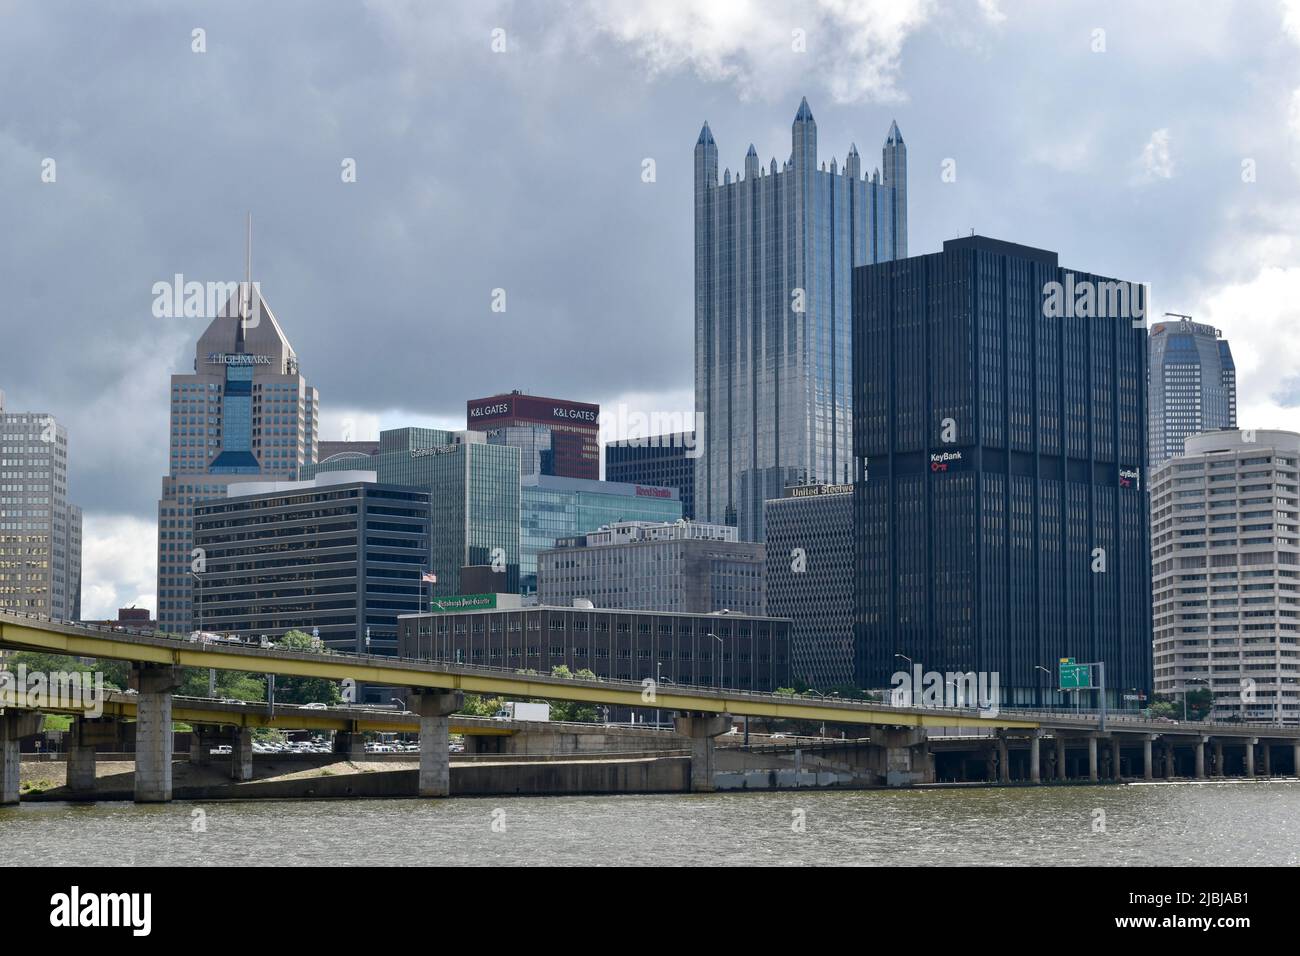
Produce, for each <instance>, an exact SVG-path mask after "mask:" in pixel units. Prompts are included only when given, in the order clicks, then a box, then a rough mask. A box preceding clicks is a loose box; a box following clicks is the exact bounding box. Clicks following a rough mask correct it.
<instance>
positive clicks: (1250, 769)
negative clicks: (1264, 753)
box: [1246, 737, 1256, 777]
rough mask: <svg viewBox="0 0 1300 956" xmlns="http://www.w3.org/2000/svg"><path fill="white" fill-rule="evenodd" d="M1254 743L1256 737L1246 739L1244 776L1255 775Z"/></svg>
mask: <svg viewBox="0 0 1300 956" xmlns="http://www.w3.org/2000/svg"><path fill="white" fill-rule="evenodd" d="M1255 743H1256V738H1254V737H1251V738H1250V739H1248V740H1247V741H1246V776H1247V777H1253V776H1255Z"/></svg>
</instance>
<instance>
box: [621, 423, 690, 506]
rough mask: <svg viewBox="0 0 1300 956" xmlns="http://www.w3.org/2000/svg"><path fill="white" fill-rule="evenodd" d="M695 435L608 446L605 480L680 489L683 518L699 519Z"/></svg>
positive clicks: (645, 439) (634, 441)
mask: <svg viewBox="0 0 1300 956" xmlns="http://www.w3.org/2000/svg"><path fill="white" fill-rule="evenodd" d="M698 456H699V453H698V452H697V451H696V445H695V433H694V432H675V433H673V434H671V435H652V436H650V437H649V438H629V439H626V440H624V441H615V442H609V443H607V444H606V445H605V480H606V481H621V482H626V483H628V484H636V485H658V486H660V487H663V488H676V489H677V492H678V494H679V495H680V496H681V499H682V517H683V518H687V519H694V517H695V460H696V458H697V457H698Z"/></svg>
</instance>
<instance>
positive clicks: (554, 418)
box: [465, 389, 600, 481]
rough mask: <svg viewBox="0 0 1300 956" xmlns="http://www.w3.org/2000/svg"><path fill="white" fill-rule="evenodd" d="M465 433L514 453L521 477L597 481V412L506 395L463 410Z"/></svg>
mask: <svg viewBox="0 0 1300 956" xmlns="http://www.w3.org/2000/svg"><path fill="white" fill-rule="evenodd" d="M465 421H466V427H467V428H472V429H474V430H475V431H481V432H485V433H486V434H487V436H488V441H489V442H490V443H492V444H498V445H511V446H513V447H515V448H518V449H519V452H520V461H519V471H520V474H521V475H525V476H529V475H553V476H555V477H559V478H587V479H591V480H593V481H594V480H596V479H599V478H600V406H599V405H591V404H588V403H586V402H571V401H568V400H567V399H562V398H542V397H539V396H536V395H525V394H524V393H523V392H521V391H519V390H518V389H516V390H515V391H512V392H510V393H509V394H505V395H493V396H491V397H490V398H476V399H473V400H471V401H469V402H467V403H466V405H465Z"/></svg>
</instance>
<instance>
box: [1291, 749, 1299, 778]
mask: <svg viewBox="0 0 1300 956" xmlns="http://www.w3.org/2000/svg"><path fill="white" fill-rule="evenodd" d="M1291 776H1293V777H1300V741H1296V742H1295V743H1293V744H1292V745H1291Z"/></svg>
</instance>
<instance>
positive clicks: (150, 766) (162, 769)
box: [131, 664, 181, 803]
mask: <svg viewBox="0 0 1300 956" xmlns="http://www.w3.org/2000/svg"><path fill="white" fill-rule="evenodd" d="M180 685H181V669H180V668H179V667H172V666H170V665H166V664H138V665H136V666H135V667H134V668H133V669H132V670H131V686H132V687H133V688H134V689H135V690H136V691H138V692H139V694H140V698H139V700H138V701H137V702H136V712H135V802H136V803H166V802H167V801H169V800H171V798H172V692H173V691H174V690H176V688H177V687H179V686H180Z"/></svg>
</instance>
